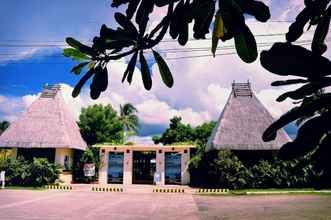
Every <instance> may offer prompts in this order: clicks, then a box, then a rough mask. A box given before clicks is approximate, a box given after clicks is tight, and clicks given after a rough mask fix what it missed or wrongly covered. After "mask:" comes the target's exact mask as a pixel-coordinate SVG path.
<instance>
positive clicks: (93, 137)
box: [78, 104, 124, 145]
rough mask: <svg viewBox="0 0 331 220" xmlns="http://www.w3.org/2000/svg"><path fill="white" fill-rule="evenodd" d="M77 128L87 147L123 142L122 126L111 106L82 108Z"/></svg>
mask: <svg viewBox="0 0 331 220" xmlns="http://www.w3.org/2000/svg"><path fill="white" fill-rule="evenodd" d="M78 126H79V128H80V133H81V135H82V137H83V139H84V140H85V141H86V143H87V144H88V145H93V144H96V143H104V142H117V143H122V142H123V133H124V124H123V122H122V121H121V118H120V116H119V115H118V114H117V112H116V111H115V110H114V109H113V107H112V106H111V105H105V106H104V105H101V104H99V105H92V106H88V107H87V108H83V109H82V111H81V114H80V116H79V121H78Z"/></svg>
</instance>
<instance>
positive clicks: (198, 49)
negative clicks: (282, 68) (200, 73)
mask: <svg viewBox="0 0 331 220" xmlns="http://www.w3.org/2000/svg"><path fill="white" fill-rule="evenodd" d="M329 40H331V38H327V39H326V41H329ZM276 42H277V41H274V42H260V43H257V46H258V47H268V46H272V45H273V44H274V43H276ZM310 42H311V40H301V41H297V42H295V44H297V45H306V44H310ZM234 49H235V46H234V45H228V46H221V47H218V48H217V49H216V50H222V51H224V50H234ZM206 51H208V52H209V51H210V47H187V48H166V49H159V50H158V52H161V53H167V54H171V53H193V52H206ZM15 55H19V53H0V56H7V57H10V56H15ZM32 56H33V57H34V58H38V57H41V58H45V57H46V58H48V57H54V58H64V56H63V55H60V54H59V55H38V54H37V55H32ZM1 58H3V59H4V57H0V59H1Z"/></svg>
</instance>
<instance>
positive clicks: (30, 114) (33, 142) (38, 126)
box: [0, 85, 87, 150]
mask: <svg viewBox="0 0 331 220" xmlns="http://www.w3.org/2000/svg"><path fill="white" fill-rule="evenodd" d="M1 147H14V148H71V149H79V150H85V149H86V147H87V145H86V143H85V142H84V140H83V138H82V136H81V135H80V132H79V127H78V126H77V124H76V122H75V120H74V119H73V117H72V115H71V114H70V112H69V110H68V109H67V107H66V104H65V102H64V99H63V97H62V95H61V87H60V86H59V85H53V86H51V85H46V86H45V88H44V90H43V92H42V93H41V95H40V96H39V98H38V99H37V100H36V101H34V102H33V103H32V104H31V105H30V107H29V108H28V109H27V111H26V112H24V113H23V114H22V115H21V117H19V118H18V119H17V120H16V121H14V122H13V123H12V124H11V125H10V126H9V128H8V129H7V130H5V131H4V132H3V133H2V135H1V136H0V148H1Z"/></svg>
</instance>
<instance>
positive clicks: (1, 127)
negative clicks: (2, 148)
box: [0, 121, 9, 135]
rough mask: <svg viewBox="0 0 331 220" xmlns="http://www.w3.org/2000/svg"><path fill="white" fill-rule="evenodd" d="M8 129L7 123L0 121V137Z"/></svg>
mask: <svg viewBox="0 0 331 220" xmlns="http://www.w3.org/2000/svg"><path fill="white" fill-rule="evenodd" d="M8 127H9V122H8V121H1V122H0V135H1V134H2V132H4V131H5V130H6V129H7V128H8Z"/></svg>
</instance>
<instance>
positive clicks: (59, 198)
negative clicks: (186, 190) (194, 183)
mask: <svg viewBox="0 0 331 220" xmlns="http://www.w3.org/2000/svg"><path fill="white" fill-rule="evenodd" d="M0 219H1V220H16V219H24V220H41V219H42V220H67V219H70V220H75V219H77V220H78V219H79V220H84V219H97V220H103V219H107V220H109V219H110V220H111V219H114V220H121V219H134V220H139V219H181V220H186V219H187V220H195V219H203V220H204V219H206V220H207V219H227V220H228V219H314V220H318V219H330V220H331V197H330V196H284V195H282V196H235V197H232V196H192V195H190V194H161V193H160V194H159V193H150V194H142V193H140V194H139V193H136V194H134V193H131V194H129V193H100V192H56V191H23V190H20V191H17V190H1V191H0Z"/></svg>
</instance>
